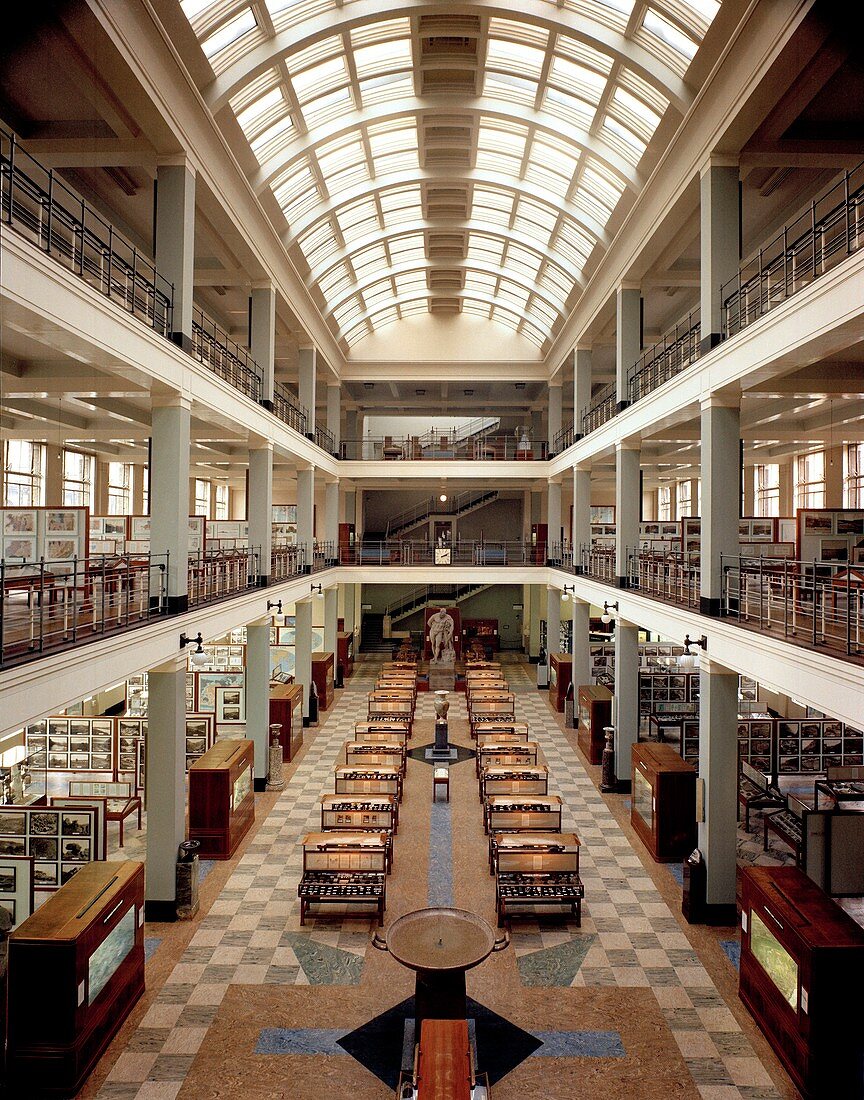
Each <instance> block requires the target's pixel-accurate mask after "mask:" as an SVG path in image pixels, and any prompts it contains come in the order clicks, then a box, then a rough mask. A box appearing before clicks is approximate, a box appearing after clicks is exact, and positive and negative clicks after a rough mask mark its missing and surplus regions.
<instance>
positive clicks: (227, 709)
mask: <svg viewBox="0 0 864 1100" xmlns="http://www.w3.org/2000/svg"><path fill="white" fill-rule="evenodd" d="M215 707H216V722H217V723H222V722H245V720H246V692H245V690H244V689H243V688H242V687H233V686H230V685H219V686H217V687H216V689H215Z"/></svg>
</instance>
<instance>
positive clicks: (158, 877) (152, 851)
mask: <svg viewBox="0 0 864 1100" xmlns="http://www.w3.org/2000/svg"><path fill="white" fill-rule="evenodd" d="M178 645H179V634H178ZM147 685H148V692H149V702H148V716H149V725H148V733H147V740H146V746H147V760H146V766H145V770H144V774H145V781H146V784H147V792H146V794H147V881H146V893H145V898H146V900H145V910H146V913H147V919H148V920H158V921H173V920H176V918H177V908H176V897H177V892H176V865H177V849H178V845H179V844H180V843H181V841H183V840H185V839H186V776H185V774H184V773H185V768H186V653H185V651H183V653H182V656H181V655H178V656H177V657H175V658H174V659H173V660H171V661H169V662H167V663H166V664H164V665H160V666H159V667H158V668H151V669H150V671H149V673H148V678H147Z"/></svg>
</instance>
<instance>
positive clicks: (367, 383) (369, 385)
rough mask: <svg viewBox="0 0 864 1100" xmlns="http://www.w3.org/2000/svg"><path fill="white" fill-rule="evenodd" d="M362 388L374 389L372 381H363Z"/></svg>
mask: <svg viewBox="0 0 864 1100" xmlns="http://www.w3.org/2000/svg"><path fill="white" fill-rule="evenodd" d="M363 389H364V390H374V389H375V383H374V382H364V383H363Z"/></svg>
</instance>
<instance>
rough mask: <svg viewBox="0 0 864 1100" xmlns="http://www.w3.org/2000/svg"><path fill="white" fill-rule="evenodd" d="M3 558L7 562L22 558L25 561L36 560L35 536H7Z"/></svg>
mask: <svg viewBox="0 0 864 1100" xmlns="http://www.w3.org/2000/svg"><path fill="white" fill-rule="evenodd" d="M3 557H4V558H6V559H7V560H14V559H15V558H20V559H21V561H22V563H23V562H25V561H35V560H36V557H37V555H36V536H35V535H7V536H6V537H5V538H4V539H3Z"/></svg>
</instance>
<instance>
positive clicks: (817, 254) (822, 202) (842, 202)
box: [720, 164, 864, 338]
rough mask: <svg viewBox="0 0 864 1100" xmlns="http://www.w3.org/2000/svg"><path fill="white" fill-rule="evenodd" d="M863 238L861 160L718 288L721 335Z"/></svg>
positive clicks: (781, 298) (772, 303)
mask: <svg viewBox="0 0 864 1100" xmlns="http://www.w3.org/2000/svg"><path fill="white" fill-rule="evenodd" d="M862 241H864V164H859V165H858V166H857V167H856V168H854V169H853V170H852V171H851V172H845V173H844V175H843V179H842V180H840V182H839V183H837V184H835V185H834V186H833V187H831V188H830V189H829V190H828V191H826V192H824V193H823V194H822V195H820V196H819V197H818V198H816V199H814V200H813V201H812V202H811V203H810V207H809V209H808V210H807V211H805V212H804V213H803V214H801V215H800V216H799V217H798V218H796V219H795V221H794V222H790V224H789V225H786V226H784V227H783V231H782V232H781V233H779V234H778V235H777V236H776V237H775V238H774V239H773V240H772V241H770V242H769V243H768V244H767V245H764V246H763V247H762V248H760V249H759V252H758V254H757V255H756V256H754V257H753V258H752V259H751V260H749V261H748V262H747V263H746V264H742V265H741V267H739V269H738V274H737V275H736V276H735V278H734V279H732V280H730V281H729V282H727V283H724V284H723V285H722V286H721V287H720V301H721V306H722V318H721V323H722V326H723V336H724V337H727V338H728V337H730V336H734V335H735V333H736V332H740V331H741V329H743V328H746V327H747V325H750V324H752V323H753V322H754V321H756V320H758V319H759V318H760V317H762V316H764V314H766V313H768V312H769V311H770V310H772V309H774V308H775V307H776V306H778V305H780V304H781V303H782V302H785V301H786V299H787V298H790V297H791V296H792V295H793V294H797V293H798V291H799V290H803V289H804V287H806V286H809V285H810V283H812V282H813V281H814V279H817V278H818V277H819V276H820V275H824V274H825V272H826V271H830V270H831V269H832V268H834V267H836V266H837V264H839V263H841V262H842V261H843V260H844V259H845V258H846V257H847V256H850V255H852V253H853V252H857V251H858V249H859V248H860V247H861V243H862Z"/></svg>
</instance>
